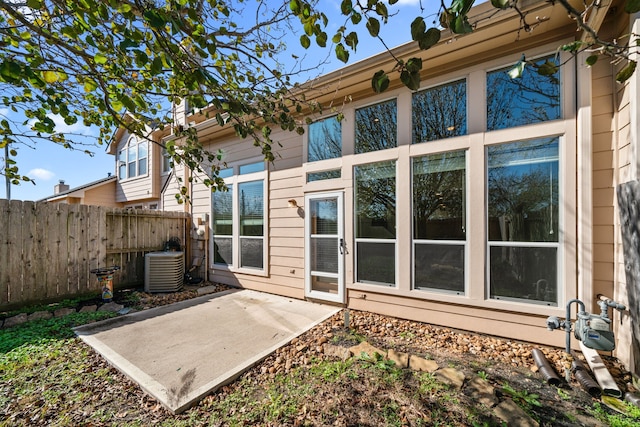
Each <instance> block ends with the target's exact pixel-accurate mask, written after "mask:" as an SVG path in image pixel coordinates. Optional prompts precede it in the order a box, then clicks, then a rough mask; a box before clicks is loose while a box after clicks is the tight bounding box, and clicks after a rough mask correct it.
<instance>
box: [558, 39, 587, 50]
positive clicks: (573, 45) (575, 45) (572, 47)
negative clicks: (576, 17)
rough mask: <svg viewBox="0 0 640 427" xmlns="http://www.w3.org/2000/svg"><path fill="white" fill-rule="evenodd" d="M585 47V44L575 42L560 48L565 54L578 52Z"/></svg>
mask: <svg viewBox="0 0 640 427" xmlns="http://www.w3.org/2000/svg"><path fill="white" fill-rule="evenodd" d="M582 45H583V42H581V41H579V40H577V41H575V42H571V43H567V44H565V45H562V46H560V49H561V50H563V51H565V52H577V51H578V50H579V49H580V48H581V47H582Z"/></svg>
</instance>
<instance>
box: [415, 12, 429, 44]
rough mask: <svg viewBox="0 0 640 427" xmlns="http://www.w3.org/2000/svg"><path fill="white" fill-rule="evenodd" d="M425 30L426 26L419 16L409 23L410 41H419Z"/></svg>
mask: <svg viewBox="0 0 640 427" xmlns="http://www.w3.org/2000/svg"><path fill="white" fill-rule="evenodd" d="M426 30H427V24H425V22H424V19H423V18H422V17H421V16H418V17H417V18H416V19H414V20H413V22H412V23H411V40H415V41H418V40H420V38H421V37H422V36H423V35H424V33H425V31H426Z"/></svg>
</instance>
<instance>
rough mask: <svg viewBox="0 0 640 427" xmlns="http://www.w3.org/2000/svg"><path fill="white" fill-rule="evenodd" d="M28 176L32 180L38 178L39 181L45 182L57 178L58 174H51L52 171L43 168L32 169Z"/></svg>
mask: <svg viewBox="0 0 640 427" xmlns="http://www.w3.org/2000/svg"><path fill="white" fill-rule="evenodd" d="M27 176H28V177H30V178H38V179H41V180H43V181H49V180H51V179H52V178H53V177H54V176H56V174H55V173H53V172H51V171H50V170H46V169H42V168H35V169H31V170H30V171H29V172H27Z"/></svg>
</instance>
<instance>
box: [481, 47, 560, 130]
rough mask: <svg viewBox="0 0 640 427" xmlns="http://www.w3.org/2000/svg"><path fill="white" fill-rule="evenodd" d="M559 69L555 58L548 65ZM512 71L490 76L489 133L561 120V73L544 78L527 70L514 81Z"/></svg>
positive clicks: (488, 93)
mask: <svg viewBox="0 0 640 427" xmlns="http://www.w3.org/2000/svg"><path fill="white" fill-rule="evenodd" d="M547 60H548V61H550V62H553V63H555V64H556V65H558V61H557V59H555V58H554V57H546V58H542V59H540V60H538V61H536V65H538V66H539V65H542V64H543V63H545V62H546V61H547ZM512 68H513V67H507V68H503V69H500V70H496V71H492V72H490V73H487V130H497V129H506V128H509V127H514V126H521V125H526V124H532V123H539V122H544V121H548V120H555V119H559V118H560V73H559V72H556V73H555V74H552V75H550V76H542V75H540V74H538V73H537V71H536V69H535V67H533V66H530V65H529V66H527V67H526V68H525V70H524V72H523V73H522V77H520V78H515V79H512V78H511V77H510V76H509V74H508V72H509V70H511V69H512Z"/></svg>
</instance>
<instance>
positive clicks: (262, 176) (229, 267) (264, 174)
mask: <svg viewBox="0 0 640 427" xmlns="http://www.w3.org/2000/svg"><path fill="white" fill-rule="evenodd" d="M260 162H262V163H263V164H264V170H262V171H257V172H250V173H243V174H241V173H240V168H242V167H245V166H251V165H255V164H258V163H260ZM222 170H223V171H224V170H231V171H232V172H231V173H232V174H231V175H230V176H228V177H226V178H224V182H225V184H226V185H229V186H231V189H230V191H231V194H232V196H231V197H232V200H231V203H232V218H233V223H232V233H231V245H232V262H231V264H216V263H215V257H214V256H211V262H210V268H212V269H217V270H226V271H230V272H235V273H246V274H252V275H259V276H266V275H267V274H268V272H269V265H268V259H269V258H268V254H269V251H268V242H269V238H268V230H269V226H268V220H269V215H268V207H269V206H268V194H269V193H268V165H267V164H266V162H264V160H263V159H259V160H257V161H256V159H253V161H246V162H243V163H238V164H235V165H233V166H230V167H229V168H224V169H222ZM255 181H262V201H263V211H262V212H263V231H262V237H258V236H251V237H249V238H250V239H260V240H262V269H259V268H250V267H240V240H241V236H240V206H239V204H240V202H239V195H238V191H239V186H240V184H242V183H247V182H255ZM210 207H211V221H212V223H211V225H212V226H211V227H210V228H211V233H212V235H211V239H209V240H210V251H211V252H210V253H212V254H213V253H214V246H213V245H214V241H213V240H214V239H213V238H214V237H215V236H214V235H213V220H214V216H215V212H214V211H213V195H212V196H211V203H210Z"/></svg>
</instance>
